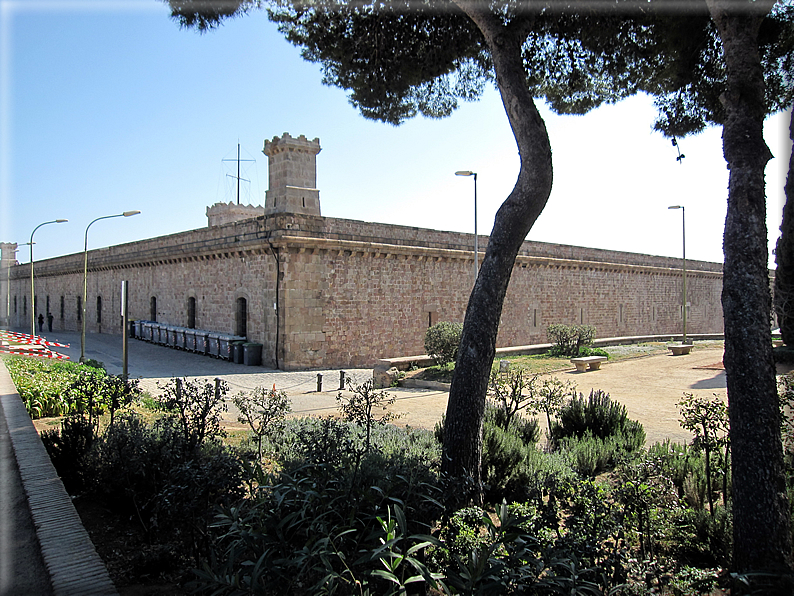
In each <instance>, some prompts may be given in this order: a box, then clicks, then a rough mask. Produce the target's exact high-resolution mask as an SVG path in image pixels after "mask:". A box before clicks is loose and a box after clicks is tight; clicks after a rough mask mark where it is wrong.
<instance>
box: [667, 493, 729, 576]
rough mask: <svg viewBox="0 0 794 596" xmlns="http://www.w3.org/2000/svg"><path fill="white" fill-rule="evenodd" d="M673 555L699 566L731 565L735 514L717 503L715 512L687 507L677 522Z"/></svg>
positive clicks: (680, 560) (687, 563)
mask: <svg viewBox="0 0 794 596" xmlns="http://www.w3.org/2000/svg"><path fill="white" fill-rule="evenodd" d="M673 528H674V529H675V535H674V536H673V548H672V550H673V553H672V554H673V555H674V556H675V557H676V560H678V561H679V562H680V563H682V564H685V565H692V566H695V567H727V566H728V565H730V562H731V553H732V552H733V517H732V515H731V513H730V511H729V510H726V509H725V508H723V507H720V506H717V507H716V508H715V510H714V515H710V514H709V513H708V512H707V511H706V510H705V509H683V510H681V512H680V515H679V516H678V518H677V519H676V520H675V521H674V523H673Z"/></svg>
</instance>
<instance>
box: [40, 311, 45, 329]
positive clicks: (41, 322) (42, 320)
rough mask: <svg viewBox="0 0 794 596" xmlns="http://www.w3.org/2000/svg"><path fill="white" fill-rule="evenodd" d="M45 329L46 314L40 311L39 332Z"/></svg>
mask: <svg viewBox="0 0 794 596" xmlns="http://www.w3.org/2000/svg"><path fill="white" fill-rule="evenodd" d="M42 331H44V315H43V314H41V313H39V333H41V332H42Z"/></svg>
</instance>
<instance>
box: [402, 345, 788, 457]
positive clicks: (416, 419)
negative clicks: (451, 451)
mask: <svg viewBox="0 0 794 596" xmlns="http://www.w3.org/2000/svg"><path fill="white" fill-rule="evenodd" d="M722 356H723V348H722V346H713V345H712V346H708V347H697V346H696V347H695V349H694V350H693V351H692V353H691V354H688V355H686V356H672V355H670V354H661V355H654V356H645V357H641V358H632V359H628V360H621V361H617V362H608V363H605V364H603V365H602V366H601V369H600V370H597V371H587V372H583V373H579V372H576V370H575V369H574V367H573V366H571V368H570V370H566V371H562V372H556V373H553V375H554V376H556V377H558V378H560V379H562V380H563V381H572V382H574V383H576V386H577V390H578V391H579V392H580V393H584V394H585V395H588V394H589V393H590V390H591V389H601V390H603V391H606V392H607V393H609V395H610V397H611V398H612V399H613V400H616V401H618V402H620V403H622V404H623V405H625V406H626V410H627V411H628V414H629V418H631V419H633V420H638V421H639V422H641V423H642V425H643V427H644V428H645V433H646V444H647V445H652V444H654V443H656V442H661V441H664V440H665V439H670V440H671V441H676V442H687V441H689V440H690V439H691V438H692V435H691V434H690V433H689V432H687V431H685V430H683V429H682V428H681V426H680V425H679V423H678V419H679V414H678V408H677V407H676V403H678V402H679V401H680V400H681V398H682V397H683V395H684V393H693V394H695V395H699V396H701V397H711V396H712V395H717V396H719V397H721V398H722V399H726V398H727V392H726V380H725V370H724V368H723V365H722ZM790 369H791V367H787V368H785V369H782V368H780V367H779V368H778V373H779V374H782V373H785V372H789V370H790ZM390 392H391V393H393V394H394V395H395V397H396V400H395V404H394V406H392V410H393V411H395V412H401V413H403V416H402V417H401V418H400V419H399V420H398V421H396V423H397V424H408V425H411V426H416V427H422V428H433V426H434V425H435V423H436V422H437V421H438V420H440V419H441V415H442V414H443V413H444V411H445V410H446V406H447V399H448V397H449V394H448V393H446V392H443V391H431V390H425V392H424V394H422V393H421V392H419V390H416V389H411V390H410V391H408V390H403V389H400V388H398V389H392V390H390ZM540 422H541V424H542V426H543V427H544V428H545V421H543V419H542V417H541V418H540Z"/></svg>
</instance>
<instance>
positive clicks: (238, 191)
mask: <svg viewBox="0 0 794 596" xmlns="http://www.w3.org/2000/svg"><path fill="white" fill-rule="evenodd" d="M221 161H236V162H237V176H232V175H231V174H226V175H227V176H228V177H229V178H235V179H236V180H237V204H238V205H239V204H240V180H244V181H245V182H251V181H250V180H247V179H246V178H240V162H241V161H256V160H255V159H240V143H237V159H223V160H221Z"/></svg>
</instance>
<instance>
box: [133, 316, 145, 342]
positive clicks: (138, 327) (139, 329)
mask: <svg viewBox="0 0 794 596" xmlns="http://www.w3.org/2000/svg"><path fill="white" fill-rule="evenodd" d="M146 322H147V321H143V320H140V321H135V337H137V338H138V339H144V337H143V324H144V323H146Z"/></svg>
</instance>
